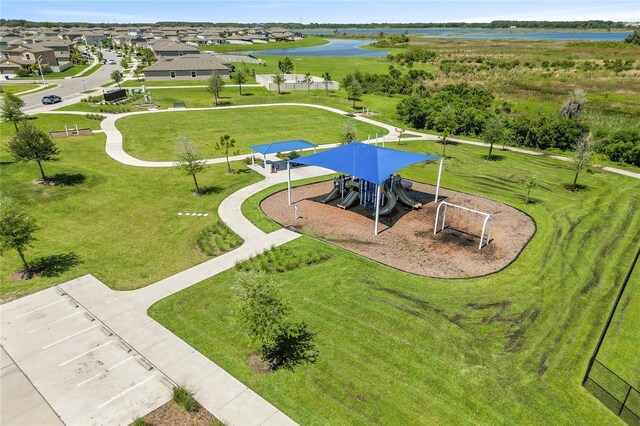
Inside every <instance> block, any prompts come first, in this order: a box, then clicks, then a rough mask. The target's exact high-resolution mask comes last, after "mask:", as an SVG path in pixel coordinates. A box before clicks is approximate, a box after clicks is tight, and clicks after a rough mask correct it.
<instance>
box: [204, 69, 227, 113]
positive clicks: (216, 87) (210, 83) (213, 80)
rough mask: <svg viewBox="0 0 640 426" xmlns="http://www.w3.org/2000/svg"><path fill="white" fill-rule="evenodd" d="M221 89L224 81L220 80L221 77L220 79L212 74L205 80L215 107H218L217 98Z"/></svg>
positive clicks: (216, 74) (214, 73) (217, 75)
mask: <svg viewBox="0 0 640 426" xmlns="http://www.w3.org/2000/svg"><path fill="white" fill-rule="evenodd" d="M223 87H224V80H222V77H220V75H219V74H218V73H217V72H215V71H214V72H212V73H211V77H209V80H207V90H208V91H209V92H211V93H212V94H213V99H214V102H215V104H216V106H217V105H218V97H219V96H220V91H222V88H223Z"/></svg>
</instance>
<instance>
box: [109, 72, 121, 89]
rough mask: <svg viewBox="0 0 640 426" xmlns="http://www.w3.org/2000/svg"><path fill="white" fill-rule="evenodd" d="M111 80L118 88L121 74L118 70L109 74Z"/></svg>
mask: <svg viewBox="0 0 640 426" xmlns="http://www.w3.org/2000/svg"><path fill="white" fill-rule="evenodd" d="M111 80H113V82H114V83H117V84H118V88H120V82H121V81H122V73H121V72H120V71H118V70H115V71H114V72H112V73H111Z"/></svg>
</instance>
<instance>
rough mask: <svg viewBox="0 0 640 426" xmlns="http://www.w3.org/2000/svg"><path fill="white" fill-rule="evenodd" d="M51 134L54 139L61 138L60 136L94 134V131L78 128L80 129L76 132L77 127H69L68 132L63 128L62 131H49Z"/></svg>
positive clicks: (72, 136)
mask: <svg viewBox="0 0 640 426" xmlns="http://www.w3.org/2000/svg"><path fill="white" fill-rule="evenodd" d="M49 134H50V135H51V137H52V138H54V139H60V138H74V137H78V136H92V135H93V131H92V130H91V129H78V131H77V132H76V129H73V130H71V129H69V131H68V132H65V131H64V130H61V131H55V132H49Z"/></svg>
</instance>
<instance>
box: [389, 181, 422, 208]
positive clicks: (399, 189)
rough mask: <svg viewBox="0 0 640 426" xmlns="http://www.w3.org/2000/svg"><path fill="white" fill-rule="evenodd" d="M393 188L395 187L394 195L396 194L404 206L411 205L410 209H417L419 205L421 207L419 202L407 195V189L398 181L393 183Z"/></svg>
mask: <svg viewBox="0 0 640 426" xmlns="http://www.w3.org/2000/svg"><path fill="white" fill-rule="evenodd" d="M394 189H395V193H396V195H397V196H398V199H399V200H400V201H401V202H402V203H403V204H405V205H406V206H408V207H411V208H412V209H419V208H420V207H422V204H421V203H419V202H417V201H416V200H414V199H413V198H411V197H409V194H407V191H405V189H404V187H403V186H402V185H401V184H400V182H398V183H397V184H396V185H395V188H394Z"/></svg>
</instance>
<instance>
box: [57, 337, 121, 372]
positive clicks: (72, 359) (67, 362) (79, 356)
mask: <svg viewBox="0 0 640 426" xmlns="http://www.w3.org/2000/svg"><path fill="white" fill-rule="evenodd" d="M110 343H113V340H109V341H108V342H106V343H103V344H101V345H99V346H96V347H95V348H93V349H91V350H88V351H86V352H85V353H82V354H80V355H78V356H74V357H73V358H71V359H70V360H68V361H65V362H63V363H62V364H60V365H58V367H64V366H65V365H67V364H69V363H70V362H73V361H75V360H76V359H78V358H82V357H83V356H85V355H88V354H90V353H91V352H93V351H97V350H98V349H100V348H101V347H103V346H107V345H108V344H110Z"/></svg>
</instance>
